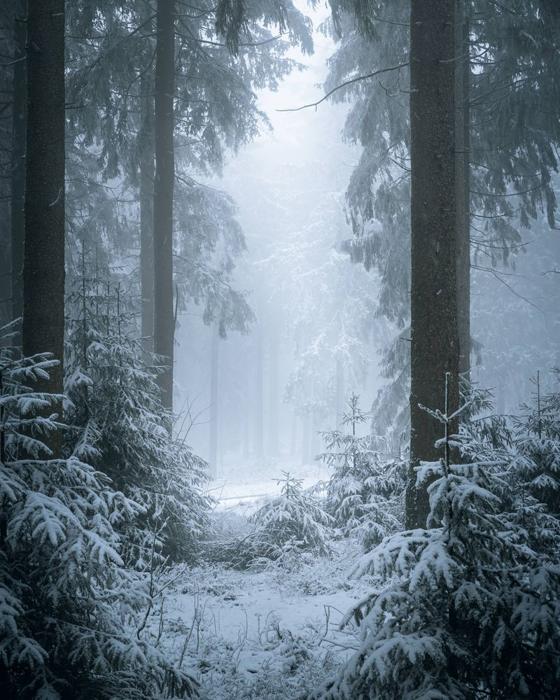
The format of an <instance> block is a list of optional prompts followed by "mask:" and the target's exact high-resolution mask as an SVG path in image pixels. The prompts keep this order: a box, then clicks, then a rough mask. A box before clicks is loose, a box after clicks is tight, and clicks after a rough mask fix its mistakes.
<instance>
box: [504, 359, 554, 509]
mask: <svg viewBox="0 0 560 700" xmlns="http://www.w3.org/2000/svg"><path fill="white" fill-rule="evenodd" d="M559 379H560V376H559V372H558V370H556V371H555V380H556V383H557V382H558V380H559ZM535 385H536V396H535V402H534V405H533V406H532V407H530V406H527V405H525V406H523V411H524V413H525V415H523V416H522V417H521V418H520V419H517V421H516V441H515V444H516V446H517V448H518V450H519V452H518V463H517V469H518V471H519V472H520V475H521V477H522V478H523V479H524V481H525V483H526V487H527V488H528V490H529V493H530V494H531V495H532V496H533V497H534V498H535V499H537V500H538V501H540V502H542V503H544V504H545V505H546V507H547V510H548V512H549V513H551V514H552V515H554V516H555V517H556V518H560V392H559V391H558V388H556V389H555V390H553V391H551V392H549V393H546V394H545V395H544V396H541V378H540V373H537V377H536V380H535Z"/></svg>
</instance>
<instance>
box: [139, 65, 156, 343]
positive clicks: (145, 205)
mask: <svg viewBox="0 0 560 700" xmlns="http://www.w3.org/2000/svg"><path fill="white" fill-rule="evenodd" d="M140 92H141V94H142V106H141V109H142V123H141V127H140V134H139V144H138V146H139V151H140V295H141V323H142V327H141V333H142V342H143V346H144V349H145V350H146V352H153V349H154V207H153V203H154V98H153V79H152V73H151V71H148V72H147V73H145V74H144V76H143V77H142V80H141V87H140Z"/></svg>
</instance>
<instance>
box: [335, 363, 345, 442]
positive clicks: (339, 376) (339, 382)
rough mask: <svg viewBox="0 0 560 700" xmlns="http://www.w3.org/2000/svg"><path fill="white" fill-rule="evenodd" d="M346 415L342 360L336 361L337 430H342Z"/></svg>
mask: <svg viewBox="0 0 560 700" xmlns="http://www.w3.org/2000/svg"><path fill="white" fill-rule="evenodd" d="M343 415H344V365H343V364H342V360H340V359H337V361H336V429H337V430H342V417H343Z"/></svg>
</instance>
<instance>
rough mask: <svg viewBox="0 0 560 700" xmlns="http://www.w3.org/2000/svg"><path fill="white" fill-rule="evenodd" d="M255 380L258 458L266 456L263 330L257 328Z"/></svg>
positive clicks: (256, 448)
mask: <svg viewBox="0 0 560 700" xmlns="http://www.w3.org/2000/svg"><path fill="white" fill-rule="evenodd" d="M256 373H257V376H256V382H255V412H256V413H255V450H256V457H257V459H258V460H262V458H263V457H264V415H263V414H264V396H263V393H264V381H263V380H264V376H263V374H264V358H263V330H262V326H261V325H259V327H258V328H257V363H256Z"/></svg>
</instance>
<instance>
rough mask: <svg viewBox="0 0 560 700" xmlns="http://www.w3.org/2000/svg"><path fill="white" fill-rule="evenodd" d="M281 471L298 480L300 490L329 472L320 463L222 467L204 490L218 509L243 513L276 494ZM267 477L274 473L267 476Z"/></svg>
mask: <svg viewBox="0 0 560 700" xmlns="http://www.w3.org/2000/svg"><path fill="white" fill-rule="evenodd" d="M283 472H289V473H290V474H292V475H293V476H295V477H296V478H297V479H301V480H302V482H303V487H304V488H309V487H310V486H313V485H314V484H317V483H318V482H321V481H328V479H329V476H330V471H329V469H328V468H327V467H326V466H325V465H324V464H321V463H320V462H312V463H310V464H304V465H301V464H297V463H293V464H292V463H287V464H284V463H282V464H277V463H266V464H264V465H260V464H249V465H238V464H232V465H228V466H227V467H225V468H222V470H221V473H220V476H219V478H217V479H215V480H214V481H212V482H211V483H210V485H209V487H208V490H209V492H210V493H211V495H212V496H213V497H214V498H216V499H218V509H219V510H227V509H231V508H236V509H241V510H243V511H245V509H246V507H247V506H248V505H249V504H251V503H255V502H258V501H260V500H262V499H263V498H266V497H269V496H273V495H275V494H277V493H279V491H280V486H279V485H278V483H277V480H278V479H280V478H281V477H282V473H283ZM270 474H274V477H271V476H270Z"/></svg>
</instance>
